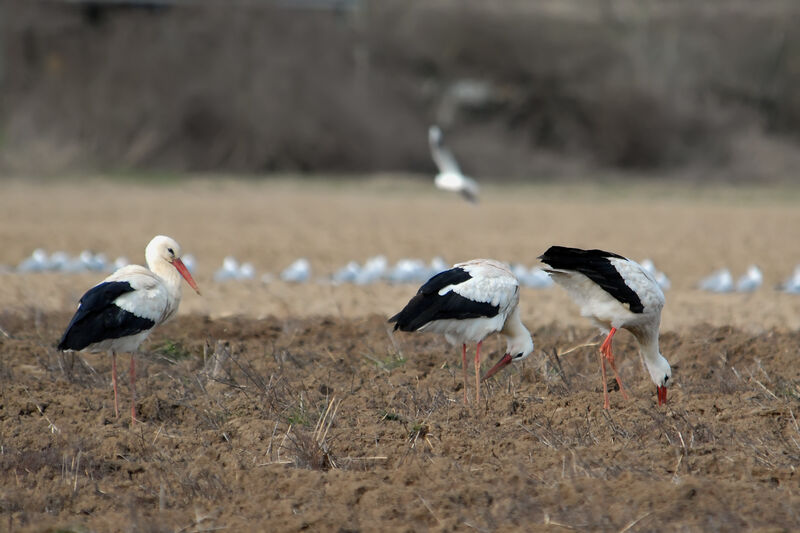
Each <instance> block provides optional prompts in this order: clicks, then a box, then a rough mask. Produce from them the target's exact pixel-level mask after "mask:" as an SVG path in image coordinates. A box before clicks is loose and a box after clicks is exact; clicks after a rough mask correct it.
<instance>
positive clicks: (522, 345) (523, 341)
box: [501, 307, 533, 356]
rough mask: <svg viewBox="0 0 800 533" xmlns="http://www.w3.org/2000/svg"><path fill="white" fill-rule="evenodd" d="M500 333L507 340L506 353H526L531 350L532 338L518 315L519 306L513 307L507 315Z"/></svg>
mask: <svg viewBox="0 0 800 533" xmlns="http://www.w3.org/2000/svg"><path fill="white" fill-rule="evenodd" d="M501 333H502V334H503V335H505V336H506V338H507V341H508V347H507V349H506V351H507V352H508V353H511V352H516V353H511V355H512V356H513V355H516V354H517V353H524V354H526V355H528V354H530V352H531V351H533V338H532V337H531V332H530V331H528V328H526V327H525V324H523V323H522V320H521V319H520V317H519V307H515V308H514V310H513V311H511V314H510V315H508V318H507V319H506V323H505V326H504V327H503V331H502V332H501Z"/></svg>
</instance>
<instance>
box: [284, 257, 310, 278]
mask: <svg viewBox="0 0 800 533" xmlns="http://www.w3.org/2000/svg"><path fill="white" fill-rule="evenodd" d="M281 279H282V280H283V281H289V282H292V283H305V282H307V281H308V280H310V279H311V263H309V262H308V259H306V258H305V257H301V258H300V259H297V260H295V261H294V262H293V263H292V264H291V265H289V266H288V267H286V269H284V271H283V272H281Z"/></svg>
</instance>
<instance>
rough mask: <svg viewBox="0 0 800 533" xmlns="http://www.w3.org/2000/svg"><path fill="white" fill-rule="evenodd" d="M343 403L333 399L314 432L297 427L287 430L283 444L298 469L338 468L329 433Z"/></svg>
mask: <svg viewBox="0 0 800 533" xmlns="http://www.w3.org/2000/svg"><path fill="white" fill-rule="evenodd" d="M340 404H341V401H337V400H336V398H331V400H330V402H328V407H327V408H326V409H325V411H324V412H323V413H322V415H321V416H320V417H319V419H318V420H317V424H316V425H315V426H314V430H313V431H311V432H308V431H306V430H304V429H302V428H298V427H297V426H289V429H287V430H286V435H285V441H286V443H285V444H282V448H284V449H285V450H286V451H287V452H288V454H289V456H290V457H291V462H292V464H294V465H295V466H296V467H298V468H307V469H310V470H330V469H332V468H338V465H337V463H336V459H335V457H334V454H333V451H332V449H331V443H330V441H329V440H328V433H329V431H330V429H331V426H332V425H333V422H334V419H335V418H336V412H337V411H338V409H339V405H340Z"/></svg>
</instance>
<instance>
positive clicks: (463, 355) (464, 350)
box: [461, 344, 467, 405]
mask: <svg viewBox="0 0 800 533" xmlns="http://www.w3.org/2000/svg"><path fill="white" fill-rule="evenodd" d="M461 372H462V373H463V374H464V405H467V345H466V344H462V345H461Z"/></svg>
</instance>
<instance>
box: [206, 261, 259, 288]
mask: <svg viewBox="0 0 800 533" xmlns="http://www.w3.org/2000/svg"><path fill="white" fill-rule="evenodd" d="M255 275H256V269H255V267H254V266H253V263H242V264H239V261H238V260H237V259H236V258H235V257H233V256H232V255H229V256H226V257H225V258H224V259H223V260H222V266H221V267H220V268H219V270H217V271H216V272H215V273H214V281H217V282H223V281H234V280H246V279H253V278H254V277H255Z"/></svg>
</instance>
